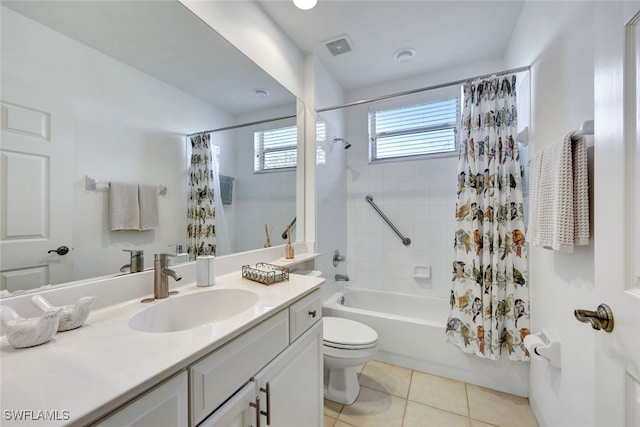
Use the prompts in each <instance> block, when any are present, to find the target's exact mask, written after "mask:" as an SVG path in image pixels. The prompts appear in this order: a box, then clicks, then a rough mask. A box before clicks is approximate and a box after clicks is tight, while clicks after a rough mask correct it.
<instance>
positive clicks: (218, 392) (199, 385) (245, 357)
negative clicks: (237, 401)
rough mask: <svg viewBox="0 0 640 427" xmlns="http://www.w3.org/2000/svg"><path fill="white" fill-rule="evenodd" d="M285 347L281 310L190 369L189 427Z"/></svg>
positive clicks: (285, 319)
mask: <svg viewBox="0 0 640 427" xmlns="http://www.w3.org/2000/svg"><path fill="white" fill-rule="evenodd" d="M288 345H289V316H288V314H287V310H282V311H281V312H279V313H278V314H276V315H274V316H272V317H271V318H269V319H267V320H265V321H264V322H262V323H261V324H259V325H258V326H255V327H254V328H253V329H250V330H249V331H247V332H245V333H244V334H242V335H240V336H239V337H237V338H235V339H234V340H233V341H231V342H229V343H227V344H225V345H224V346H223V347H222V348H220V349H218V350H216V351H214V352H213V353H212V354H211V355H209V356H207V357H206V358H205V359H203V360H201V361H199V362H197V363H195V364H194V365H192V366H191V367H190V368H189V387H190V392H191V394H190V395H191V401H190V406H191V425H196V424H198V423H199V422H200V421H202V420H203V419H205V418H206V417H207V416H208V415H209V414H211V412H213V411H214V410H215V409H216V408H217V407H218V406H220V405H221V404H222V403H223V402H224V401H225V400H227V398H228V397H229V396H231V395H233V394H234V393H235V392H236V391H237V390H239V389H240V388H241V387H242V386H243V385H244V384H245V383H246V382H247V380H248V379H249V378H251V377H252V376H254V375H255V374H256V373H257V372H258V371H259V370H260V369H262V368H263V367H264V366H265V365H266V364H267V363H269V362H270V361H271V360H272V359H273V358H274V357H276V356H277V355H278V354H279V353H280V352H281V351H282V350H284V349H285V348H286V347H287V346H288Z"/></svg>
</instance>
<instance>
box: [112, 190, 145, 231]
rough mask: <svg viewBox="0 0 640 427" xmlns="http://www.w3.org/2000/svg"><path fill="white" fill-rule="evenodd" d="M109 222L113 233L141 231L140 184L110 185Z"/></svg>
mask: <svg viewBox="0 0 640 427" xmlns="http://www.w3.org/2000/svg"><path fill="white" fill-rule="evenodd" d="M109 220H110V226H111V230H112V231H121V230H139V229H140V204H139V202H138V184H134V183H127V182H110V183H109Z"/></svg>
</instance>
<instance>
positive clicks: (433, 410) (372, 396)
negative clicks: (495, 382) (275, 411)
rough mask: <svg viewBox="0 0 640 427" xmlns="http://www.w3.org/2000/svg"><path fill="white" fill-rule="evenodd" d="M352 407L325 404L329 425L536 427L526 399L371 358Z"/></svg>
mask: <svg viewBox="0 0 640 427" xmlns="http://www.w3.org/2000/svg"><path fill="white" fill-rule="evenodd" d="M359 380H360V385H361V387H360V395H359V396H358V399H357V400H356V401H355V402H354V403H353V404H352V405H349V406H346V405H341V404H339V403H335V402H331V401H329V400H325V401H324V425H325V427H354V426H355V427H430V426H433V427H492V426H498V427H538V423H537V422H536V419H535V417H534V416H533V412H532V411H531V408H530V407H529V401H528V399H526V398H522V397H518V396H513V395H510V394H506V393H501V392H498V391H494V390H489V389H486V388H482V387H478V386H475V385H472V384H466V383H463V382H459V381H454V380H450V379H448V378H443V377H438V376H435V375H430V374H425V373H423V372H418V371H413V370H411V369H405V368H401V367H398V366H393V365H389V364H386V363H382V362H378V361H375V360H372V361H370V362H368V363H367V364H366V365H363V366H361V367H360V368H359Z"/></svg>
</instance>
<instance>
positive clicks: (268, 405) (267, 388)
mask: <svg viewBox="0 0 640 427" xmlns="http://www.w3.org/2000/svg"><path fill="white" fill-rule="evenodd" d="M260 391H261V392H263V393H266V394H267V411H266V412H265V411H260V413H261V414H262V415H266V417H267V425H268V426H270V425H271V384H269V382H268V381H267V387H266V388H262V387H260Z"/></svg>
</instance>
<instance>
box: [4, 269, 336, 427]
mask: <svg viewBox="0 0 640 427" xmlns="http://www.w3.org/2000/svg"><path fill="white" fill-rule="evenodd" d="M322 282H324V279H321V278H318V277H308V276H300V275H296V274H291V275H290V278H289V280H288V281H284V282H280V283H276V284H273V285H270V286H265V285H262V284H259V283H256V282H252V281H250V280H247V279H242V278H241V274H240V272H239V271H238V272H234V273H231V274H226V275H224V276H218V277H216V285H215V286H212V287H208V288H198V287H196V285H195V283H191V284H188V285H185V286H173V285H172V286H171V287H170V288H171V290H179V291H180V295H184V294H188V293H193V292H207V291H209V290H213V289H222V288H235V289H246V290H250V291H252V292H255V293H256V294H257V295H258V297H259V299H258V302H257V303H256V305H255V306H253V307H252V308H250V309H247V310H245V311H244V312H242V313H239V314H237V315H235V316H233V317H230V318H227V319H225V320H222V321H220V322H217V323H212V324H207V325H204V326H200V327H198V328H194V329H190V330H186V331H179V332H168V333H149V332H138V331H135V330H133V329H131V328H130V327H129V326H128V322H129V318H130V317H131V316H132V315H133V314H135V313H137V312H138V311H140V310H143V309H145V308H147V307H149V305H150V304H162V302H163V301H164V300H160V301H154V302H153V303H150V304H143V303H141V302H140V300H139V299H136V300H131V301H127V302H124V303H120V304H116V305H113V306H110V307H105V308H102V309H99V310H95V311H93V312H92V313H91V315H90V316H89V318H88V320H87V322H86V323H85V325H84V326H82V327H81V328H79V329H75V330H71V331H67V332H59V333H58V334H56V335H55V336H54V338H53V339H52V340H51V341H49V342H48V343H46V344H43V345H40V346H37V347H31V348H25V349H14V348H13V347H12V346H11V345H10V344H9V343H8V342H7V341H6V338H4V337H3V338H2V339H1V340H0V356H1V359H0V363H1V364H0V372H1V375H0V407H1V413H0V424H1V425H2V426H27V425H33V424H37V425H46V426H56V425H73V426H75V425H86V424H87V423H88V422H91V421H94V420H96V418H97V417H101V416H103V415H106V414H107V413H109V412H110V411H112V410H114V409H116V408H117V407H119V406H120V405H122V404H123V403H125V402H127V401H129V400H131V399H132V398H134V397H135V396H137V395H138V394H140V393H141V392H143V391H144V390H146V389H148V388H149V387H151V386H153V385H154V384H156V383H158V382H160V381H161V380H163V379H165V378H167V377H169V376H171V375H173V374H176V373H178V372H180V371H182V370H184V369H185V368H186V367H187V366H188V365H189V364H191V363H193V362H194V361H196V360H198V359H199V358H201V357H202V356H205V355H206V354H207V353H209V352H211V351H213V350H215V349H216V348H217V347H219V346H221V345H222V344H224V343H226V342H228V341H229V340H231V339H232V338H234V337H236V336H238V335H240V334H241V333H242V332H244V331H246V330H248V329H249V328H251V327H252V326H254V325H256V324H257V323H259V322H261V321H262V320H264V319H266V318H268V317H270V316H271V315H272V314H275V313H277V312H278V311H280V310H281V309H283V308H285V307H286V306H288V305H290V304H291V303H292V302H293V301H295V300H297V299H299V298H301V297H302V296H304V295H307V294H308V293H310V292H311V291H313V290H315V289H316V288H318V287H319V286H320V284H322ZM178 297H179V296H178ZM169 298H176V297H175V296H170V297H169ZM12 411H31V413H28V412H27V414H26V415H27V416H30V417H32V418H31V420H30V421H16V420H14V419H13V418H14V415H16V414H15V413H14V412H12ZM40 411H48V415H51V414H53V416H54V418H58V420H55V421H46V422H45V421H42V420H41V419H40V420H38V421H35V419H36V417H37V416H41V415H42V416H46V415H47V414H42V413H40ZM56 411H57V412H56ZM67 415H68V416H67ZM64 418H67V420H65V419H64Z"/></svg>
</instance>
